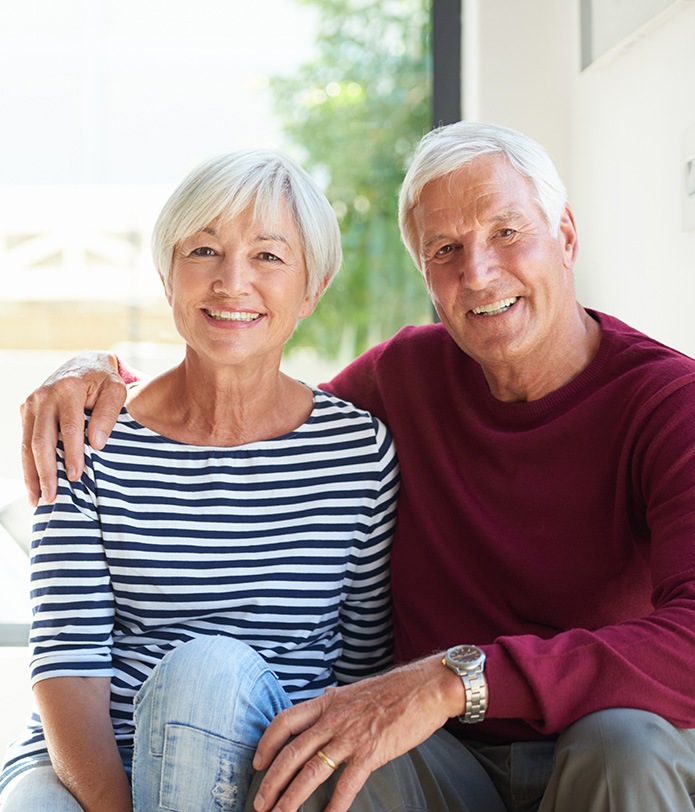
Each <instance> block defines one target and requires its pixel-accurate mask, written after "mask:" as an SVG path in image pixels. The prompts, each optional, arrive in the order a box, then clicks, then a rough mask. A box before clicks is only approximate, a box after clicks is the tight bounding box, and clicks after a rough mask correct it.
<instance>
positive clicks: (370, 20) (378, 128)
mask: <svg viewBox="0 0 695 812" xmlns="http://www.w3.org/2000/svg"><path fill="white" fill-rule="evenodd" d="M299 2H303V3H304V4H306V5H311V6H314V7H315V8H316V10H317V13H318V15H319V25H318V36H317V53H316V57H315V59H314V60H313V61H311V62H307V63H306V64H305V65H303V66H302V67H301V68H300V69H299V71H298V72H297V74H296V75H295V76H292V77H276V78H274V79H273V80H271V89H272V91H273V95H274V97H275V102H276V105H277V109H278V111H279V112H280V115H281V120H282V121H283V124H284V130H285V132H286V134H287V135H288V136H289V138H290V139H291V141H292V142H294V144H296V145H297V147H298V148H299V150H300V155H299V157H300V160H301V162H302V164H303V165H304V166H305V167H306V169H307V170H309V171H310V172H311V173H312V174H313V175H314V177H316V178H317V180H318V181H319V182H320V183H321V184H322V185H323V187H324V189H325V191H326V194H327V195H328V198H329V200H330V201H331V203H332V205H333V208H334V210H335V212H336V214H337V216H338V219H339V222H340V226H341V232H342V235H343V251H344V262H343V268H342V269H341V271H340V273H339V274H338V276H337V277H336V279H335V281H334V282H333V285H332V286H331V288H330V289H329V290H328V292H327V293H326V295H325V296H324V298H323V299H322V301H321V303H320V304H319V306H318V308H317V310H316V312H315V313H314V314H313V315H312V316H311V317H310V318H309V319H307V320H306V321H305V322H303V324H302V325H301V327H300V329H299V330H298V331H297V333H296V334H295V337H294V338H293V341H292V343H293V345H294V346H298V345H304V346H313V347H318V348H321V350H322V352H323V353H324V354H325V355H327V356H328V357H333V358H335V357H336V356H338V355H343V356H346V355H349V356H354V355H357V354H358V353H360V352H362V351H363V350H365V349H366V348H367V347H369V346H371V345H372V344H374V343H375V342H377V341H379V340H382V339H384V338H387V337H388V336H390V335H392V334H393V333H394V332H395V331H396V330H397V329H399V328H400V327H401V326H402V325H403V324H407V323H418V322H423V321H428V320H430V317H431V310H430V305H429V300H428V298H427V295H426V292H425V289H424V285H423V283H422V279H421V277H420V275H419V273H418V272H417V271H416V270H415V268H414V266H413V263H412V260H411V259H410V257H409V256H408V254H407V252H406V250H405V249H404V247H403V245H402V243H401V241H400V236H399V233H398V222H397V209H398V201H397V195H398V189H399V187H400V184H401V182H402V180H403V174H404V170H405V163H406V160H407V158H408V156H409V155H410V154H411V152H412V149H413V147H414V146H415V144H416V143H417V141H418V140H419V139H420V138H421V137H422V135H423V134H424V133H425V132H427V131H428V130H429V129H430V117H431V114H430V47H429V2H428V0H331V2H326V0H299Z"/></svg>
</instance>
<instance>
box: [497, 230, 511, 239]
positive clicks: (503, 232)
mask: <svg viewBox="0 0 695 812" xmlns="http://www.w3.org/2000/svg"><path fill="white" fill-rule="evenodd" d="M497 233H498V234H499V235H500V237H511V236H512V234H514V229H513V228H501V229H500V230H499V231H498V232H497Z"/></svg>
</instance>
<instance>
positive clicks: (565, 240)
mask: <svg viewBox="0 0 695 812" xmlns="http://www.w3.org/2000/svg"><path fill="white" fill-rule="evenodd" d="M558 238H559V239H561V241H562V256H563V264H564V266H565V268H568V269H570V270H571V269H572V268H573V267H574V263H575V262H576V261H577V252H578V251H579V240H578V238H577V227H576V225H575V224H574V215H573V214H572V209H570V207H569V206H565V208H564V211H563V212H562V216H561V217H560V227H559V229H558Z"/></svg>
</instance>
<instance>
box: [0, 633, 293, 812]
mask: <svg viewBox="0 0 695 812" xmlns="http://www.w3.org/2000/svg"><path fill="white" fill-rule="evenodd" d="M290 704H291V703H290V701H289V699H288V697H287V694H286V693H285V691H284V690H283V689H282V688H281V687H280V684H279V683H278V681H277V678H276V677H275V675H274V674H273V672H272V671H271V670H270V668H269V667H268V665H267V664H266V663H265V661H264V660H263V659H262V658H261V657H260V656H259V655H258V654H257V653H256V652H255V651H253V649H251V648H249V647H248V646H247V645H245V644H244V643H240V642H238V641H236V640H234V639H232V638H227V637H202V638H198V639H196V640H192V641H191V642H189V643H185V644H184V645H181V646H179V647H177V648H175V649H174V650H173V651H170V652H169V653H168V654H167V655H166V657H164V658H163V659H162V661H161V662H160V663H159V664H158V665H157V666H156V668H155V669H154V671H153V672H152V674H151V675H150V676H149V678H148V679H147V680H146V681H145V682H144V684H143V685H142V687H141V688H140V691H139V692H138V694H137V696H136V697H135V745H134V749H133V752H132V776H131V783H132V788H133V806H134V809H135V812H160V810H162V812H208V810H209V812H219V810H228V811H229V812H234V810H241V809H243V807H244V803H245V801H246V796H247V793H248V788H249V784H250V781H251V777H252V774H253V768H252V766H251V762H252V760H253V755H254V752H255V749H256V744H257V743H258V740H259V739H260V737H261V734H262V733H263V731H264V730H265V729H266V727H267V726H268V724H269V723H270V721H271V720H272V719H273V717H274V716H275V715H276V714H277V713H279V712H280V711H281V710H283V708H286V707H288V706H289V705H290ZM122 755H123V758H124V766H125V767H126V772H128V771H129V767H130V764H129V761H130V751H129V749H127V748H124V749H123V750H122ZM3 778H7V788H6V790H4V791H3V792H2V794H1V795H0V809H2V812H20V810H21V811H22V812H26V811H27V810H50V812H79V810H80V809H81V807H80V805H79V804H78V803H77V801H75V799H74V798H73V796H72V795H71V794H70V793H69V792H68V791H67V790H66V789H65V788H64V787H63V785H62V784H61V783H60V782H59V781H58V779H57V777H56V775H55V772H54V771H53V768H52V767H51V766H50V761H48V760H47V759H46V758H45V757H42V758H41V759H37V760H36V761H35V762H33V763H31V762H29V763H26V764H23V765H22V767H16V768H15V770H14V771H12V770H10V771H8V774H7V776H3Z"/></svg>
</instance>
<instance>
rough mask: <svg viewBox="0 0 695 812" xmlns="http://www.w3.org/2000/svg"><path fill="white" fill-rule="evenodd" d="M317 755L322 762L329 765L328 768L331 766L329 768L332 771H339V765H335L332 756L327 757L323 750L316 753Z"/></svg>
mask: <svg viewBox="0 0 695 812" xmlns="http://www.w3.org/2000/svg"><path fill="white" fill-rule="evenodd" d="M316 755H317V756H318V757H319V758H320V759H321V761H323V763H324V764H328V766H329V767H330V768H331V769H332V770H337V769H338V765H337V764H336V763H335V761H333V759H332V758H331V757H330V756H327V755H326V754H325V753H324V752H323V750H319V751H318V752H317V753H316Z"/></svg>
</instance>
